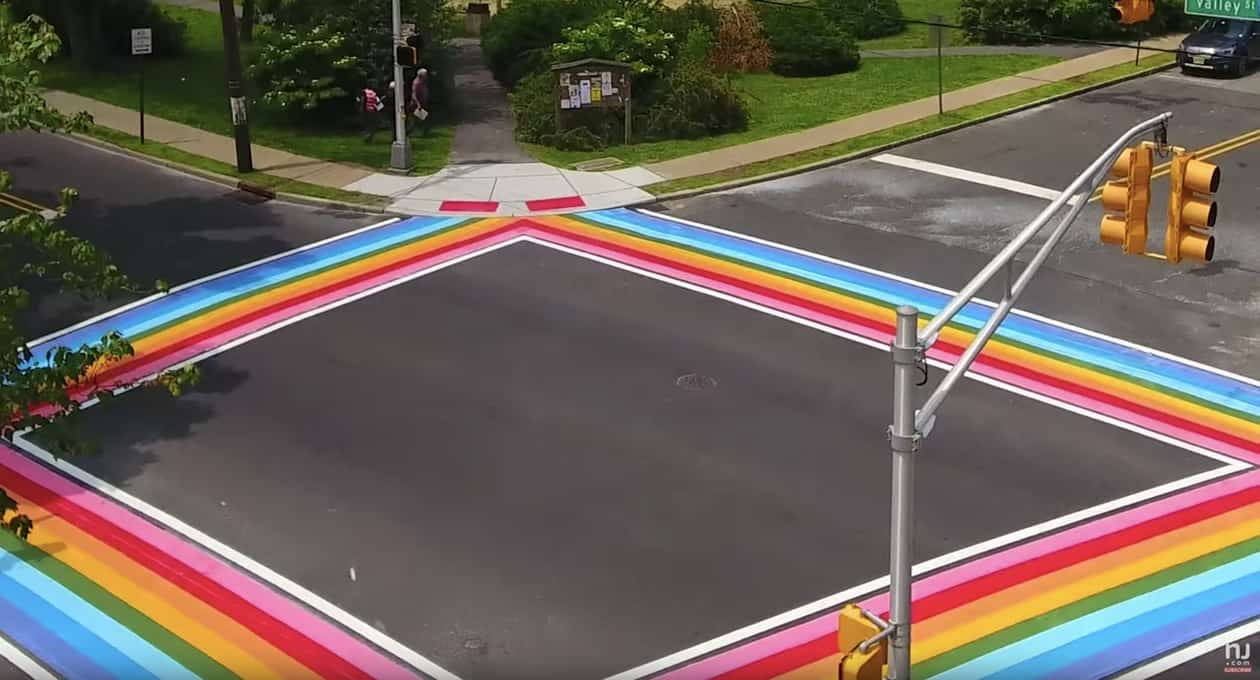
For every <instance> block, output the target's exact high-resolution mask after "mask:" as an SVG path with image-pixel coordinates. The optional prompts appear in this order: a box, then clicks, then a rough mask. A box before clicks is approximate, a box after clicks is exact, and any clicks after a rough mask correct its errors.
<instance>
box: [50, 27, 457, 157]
mask: <svg viewBox="0 0 1260 680" xmlns="http://www.w3.org/2000/svg"><path fill="white" fill-rule="evenodd" d="M162 10H163V11H164V12H166V13H168V14H170V15H171V16H174V17H177V18H179V19H182V20H183V21H184V22H185V23H187V25H188V50H187V52H186V53H185V54H184V55H183V56H181V57H178V58H172V59H153V60H151V61H149V62H148V64H147V65H146V67H145V104H144V106H145V112H146V114H152V115H154V116H157V117H159V118H165V119H167V120H171V121H175V122H178V123H184V124H186V125H191V126H193V127H197V128H200V129H202V130H206V131H209V132H214V133H217V134H220V135H225V136H231V135H232V122H231V118H230V116H229V113H228V108H227V95H226V94H225V84H224V71H225V68H224V63H223V34H222V28H221V26H220V24H219V18H218V15H217V14H214V13H211V12H205V11H202V10H198V9H190V8H183V7H170V6H165V7H163V8H162ZM246 49H248V47H247V48H246ZM131 63H132V64H134V62H131ZM41 70H42V72H43V83H42V84H43V85H44V86H45V87H48V88H51V89H57V90H65V91H67V92H74V93H76V94H80V95H83V96H85V97H90V98H92V99H98V100H100V101H104V102H108V103H110V104H114V105H116V106H122V107H127V108H131V109H135V108H138V107H139V94H138V76H137V72H136V70H135V69H134V68H132V69H130V70H128V69H112V70H107V71H105V72H102V73H94V74H84V73H82V72H81V71H80V70H79V69H77V68H76V67H75V66H74V65H73V63H71V62H70V61H68V60H65V59H58V60H56V61H54V62H51V63H49V64H46V65H44V66H43V67H42V69H41ZM250 136H251V140H252V141H253V142H254V143H256V144H261V145H263V146H269V147H272V148H275V149H281V150H284V151H289V152H291V153H296V154H299V155H302V156H308V157H311V158H316V159H320V160H330V161H337V162H342V163H352V164H357V165H363V166H366V167H369V168H384V167H386V166H388V164H389V149H390V142H391V137H392V135H391V134H389V132H388V131H386V132H384V134H378V135H377V137H376V140H375V142H374V143H373V144H365V143H363V139H362V137H360V136H359V134H358V132H357V130H355V129H353V128H346V129H303V128H300V127H296V126H294V125H293V124H291V123H290V122H289V121H288V120H286V119H285V118H284V117H283V116H282V115H281V114H279V113H277V112H274V111H270V110H267V109H266V108H264V107H260V106H255V107H253V108H252V109H251V111H250ZM453 136H454V135H453V128H452V127H451V126H448V125H434V126H433V129H432V130H430V132H429V134H428V135H427V136H425V137H420V136H413V137H412V141H411V143H412V150H413V157H414V158H415V159H416V165H415V168H414V170H413V172H416V173H419V174H428V173H431V172H435V171H437V170H439V169H441V168H442V167H443V166H445V165H446V161H447V159H448V157H449V156H450V148H451V139H452V137H453Z"/></svg>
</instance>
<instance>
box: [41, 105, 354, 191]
mask: <svg viewBox="0 0 1260 680" xmlns="http://www.w3.org/2000/svg"><path fill="white" fill-rule="evenodd" d="M44 99H45V100H47V101H48V103H49V104H51V105H52V106H53V108H55V109H57V110H58V111H62V112H64V113H75V112H78V111H87V112H88V113H89V114H91V115H92V118H93V119H94V120H95V121H96V124H97V125H100V126H101V127H106V128H109V129H111V130H117V131H119V132H123V133H126V134H129V135H132V136H135V137H139V136H140V114H139V113H137V112H136V111H134V110H132V109H127V108H123V107H121V106H114V105H113V104H107V103H105V102H102V101H99V100H96V99H89V98H88V97H83V96H80V95H77V94H71V93H69V92H61V91H59V90H47V91H45V92H44ZM224 115H225V116H226V115H227V111H226V110H225V111H224ZM144 137H145V140H146V141H154V142H159V143H161V144H166V145H168V146H172V147H175V148H176V149H179V150H181V151H187V152H188V153H191V154H196V155H198V156H202V157H204V158H209V159H211V160H216V161H219V162H220V163H226V164H228V165H231V166H233V167H235V166H236V142H235V141H234V140H233V139H232V138H231V137H225V136H223V135H216V134H214V133H213V132H206V131H205V130H202V129H200V128H195V127H192V126H191V125H184V124H183V123H175V122H172V121H169V120H165V119H162V118H158V117H157V116H151V115H148V114H145V116H144ZM252 148H253V157H254V168H255V169H257V170H258V171H260V172H265V173H267V174H268V175H275V176H277V177H284V178H287V179H294V180H300V181H302V182H307V183H309V184H318V185H320V186H325V187H333V188H337V189H340V188H341V187H343V186H345V185H347V184H350V183H353V182H357V181H359V180H361V179H363V178H364V177H367V176H368V175H370V174H372V171H371V170H368V169H366V168H358V167H354V166H349V165H342V164H340V163H333V162H330V161H321V160H316V159H314V158H307V157H305V156H299V155H297V154H292V153H289V152H287V151H279V150H277V149H272V148H269V147H266V146H262V145H260V144H254V145H253V146H252Z"/></svg>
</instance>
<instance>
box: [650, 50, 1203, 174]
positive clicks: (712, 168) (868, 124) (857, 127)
mask: <svg viewBox="0 0 1260 680" xmlns="http://www.w3.org/2000/svg"><path fill="white" fill-rule="evenodd" d="M1182 37H1183V36H1181V35H1175V36H1166V37H1164V38H1159V39H1157V40H1153V41H1149V42H1144V43H1143V46H1149V47H1152V48H1163V49H1175V48H1176V47H1177V46H1178V45H1179V44H1180V43H1181V38H1182ZM1133 55H1134V52H1133V49H1132V48H1129V47H1117V48H1113V49H1108V50H1104V51H1102V52H1095V53H1093V54H1089V55H1086V56H1083V57H1077V58H1076V59H1069V60H1067V61H1062V62H1059V63H1057V64H1051V65H1050V66H1043V67H1041V68H1038V69H1033V70H1031V71H1025V72H1024V73H1019V74H1016V75H1013V76H1008V77H1006V78H998V79H996V80H990V81H988V82H985V83H980V84H979V85H973V86H971V87H964V88H962V89H959V90H953V91H950V92H946V93H945V96H944V102H945V110H946V111H953V110H956V109H961V108H964V107H967V106H972V105H974V104H979V103H982V102H986V101H990V100H992V99H997V98H999V97H1005V96H1007V95H1011V94H1015V93H1017V92H1023V91H1025V90H1031V89H1033V88H1035V87H1039V86H1041V85H1045V84H1047V83H1053V82H1059V81H1062V80H1067V79H1069V78H1074V77H1076V76H1080V75H1084V74H1086V73H1090V72H1092V71H1097V70H1100V69H1104V68H1108V67H1111V66H1117V65H1119V64H1124V63H1126V62H1130V61H1132V60H1133ZM935 115H937V101H936V97H925V98H923V99H918V100H916V101H912V102H907V103H905V104H900V105H898V106H892V107H889V108H886V109H880V110H878V111H871V112H870V113H864V114H862V115H860V116H853V117H851V118H845V119H843V120H838V121H836V122H834V123H828V124H826V125H820V126H818V127H814V128H810V129H808V130H802V131H800V132H795V133H792V134H787V135H780V136H778V137H770V138H768V139H763V140H760V141H756V142H749V143H748V144H740V145H739V146H730V147H726V148H723V149H716V150H714V151H706V152H704V153H698V154H694V155H691V156H683V157H682V158H676V159H674V160H669V161H663V162H660V163H653V164H651V165H647V166H645V167H646V168H647V169H648V170H650V171H652V172H653V173H655V174H657V175H660V176H661V177H665V178H668V179H680V178H683V177H694V176H696V175H707V174H709V173H714V172H720V171H722V170H729V169H732V168H736V167H739V166H742V165H748V164H751V163H757V162H759V161H766V160H770V159H772V158H779V157H782V156H789V155H791V154H795V153H801V152H803V151H809V150H810V149H817V148H818V147H822V146H828V145H831V144H836V143H839V142H843V141H845V140H849V139H853V138H854V137H860V136H862V135H867V134H870V133H872V132H879V131H880V130H886V129H888V128H892V127H896V126H898V125H904V124H906V123H911V122H914V121H916V120H921V119H924V118H930V117H932V116H935Z"/></svg>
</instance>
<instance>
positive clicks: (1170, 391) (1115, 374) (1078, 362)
mask: <svg viewBox="0 0 1260 680" xmlns="http://www.w3.org/2000/svg"><path fill="white" fill-rule="evenodd" d="M570 218H571V219H574V220H575V221H577V222H581V223H583V224H586V225H589V226H591V227H593V228H595V229H599V230H604V231H610V232H615V233H618V234H622V235H624V236H629V237H633V238H637V239H641V240H644V241H648V242H651V243H656V244H658V245H661V246H665V247H671V248H677V249H679V250H684V251H687V252H691V253H695V254H698V255H703V256H705V257H711V258H713V259H715V260H720V261H722V262H726V263H729V264H734V265H738V266H741V267H746V268H748V269H751V270H754V271H758V272H761V273H764V274H767V275H770V276H774V277H777V278H781V279H786V280H789V281H795V282H797V283H800V284H803V285H805V286H809V287H811V288H815V289H818V290H823V291H827V292H830V293H834V294H837V295H841V296H844V297H847V298H850V299H853V300H859V301H862V302H865V303H868V304H871V305H874V306H877V307H882V308H884V309H888V310H891V309H893V307H894V306H895V305H894V304H893V303H891V302H889V301H888V300H885V299H882V298H876V297H871V296H869V295H866V294H863V293H858V292H856V291H853V290H849V289H847V288H841V287H838V286H833V285H831V284H827V283H822V282H819V281H816V280H813V279H809V278H806V277H803V276H800V275H798V274H793V273H790V272H785V271H782V270H780V269H774V268H772V267H769V266H766V265H763V264H760V263H755V262H749V261H746V260H741V259H738V258H736V257H734V256H730V255H726V254H724V253H717V252H712V251H708V250H703V249H700V248H697V247H695V246H689V245H685V244H680V243H674V242H672V241H666V240H664V239H661V238H654V237H651V236H646V235H644V234H641V233H638V232H635V231H631V230H628V229H624V228H621V227H614V226H611V225H605V224H603V223H594V222H591V221H590V220H589V219H585V218H579V217H575V216H570ZM933 316H934V315H932V314H930V313H926V312H925V313H922V314H921V318H923V319H924V320H930V319H932V318H933ZM946 325H947V326H948V327H949V328H953V329H954V330H957V331H961V332H966V333H971V334H974V333H976V331H978V330H979V328H980V326H979V325H975V326H973V325H970V324H966V323H963V322H962V321H961V320H959V319H957V318H955V319H953V320H951V321H950V322H949V323H948V324H946ZM993 341H996V342H999V343H1000V344H1003V345H1007V346H1010V347H1017V348H1020V349H1022V350H1025V351H1028V352H1031V353H1033V354H1037V355H1040V356H1043V357H1047V358H1049V359H1052V360H1054V361H1059V362H1062V363H1065V364H1069V365H1072V366H1077V367H1079V368H1082V369H1084V370H1088V371H1091V372H1094V373H1099V374H1101V375H1106V376H1109V377H1112V378H1115V379H1117V380H1121V381H1123V382H1128V383H1131V384H1134V385H1140V386H1142V387H1145V388H1147V389H1150V390H1152V391H1154V392H1158V393H1160V394H1164V395H1166V396H1169V397H1171V398H1173V399H1179V400H1181V401H1185V402H1188V403H1193V404H1198V405H1199V406H1202V407H1204V408H1207V409H1210V410H1213V411H1218V412H1221V413H1226V414H1228V415H1231V416H1233V417H1235V418H1238V419H1240V420H1243V421H1246V422H1249V423H1252V424H1257V425H1260V416H1257V415H1253V414H1251V413H1247V412H1245V411H1240V410H1238V409H1235V408H1233V407H1231V406H1225V405H1223V404H1217V403H1215V402H1212V401H1209V400H1207V399H1204V398H1203V397H1199V396H1197V395H1193V394H1188V393H1185V392H1182V391H1180V390H1177V389H1175V388H1172V387H1169V386H1167V385H1161V384H1159V383H1155V382H1152V381H1149V380H1146V379H1144V378H1136V377H1134V376H1132V375H1129V374H1127V373H1124V372H1122V371H1118V370H1116V369H1113V368H1108V367H1104V366H1099V365H1097V364H1093V363H1090V362H1089V361H1086V360H1083V359H1078V358H1076V357H1069V356H1066V355H1063V354H1059V353H1057V352H1054V351H1053V350H1049V349H1046V348H1044V347H1038V346H1036V345H1032V344H1030V343H1027V342H1024V341H1022V340H1015V339H1013V338H1010V337H1006V336H1003V335H1002V334H1001V332H1000V331H999V333H998V335H997V336H995V337H994V339H993Z"/></svg>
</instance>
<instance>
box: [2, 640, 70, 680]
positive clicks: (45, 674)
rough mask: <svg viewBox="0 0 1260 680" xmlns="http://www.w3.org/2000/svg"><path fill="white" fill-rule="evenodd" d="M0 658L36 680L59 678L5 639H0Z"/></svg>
mask: <svg viewBox="0 0 1260 680" xmlns="http://www.w3.org/2000/svg"><path fill="white" fill-rule="evenodd" d="M0 658H3V659H4V660H6V661H8V662H9V663H11V664H13V665H14V666H16V667H17V669H18V670H19V671H22V672H23V673H25V674H26V675H27V676H29V677H31V678H33V679H34V680H57V676H55V675H53V674H52V673H50V672H49V671H48V669H47V668H44V667H43V666H41V665H39V663H37V662H36V661H35V659H32V658H31V657H30V656H29V655H28V654H27V653H26V652H24V651H22V650H21V649H18V647H17V645H14V644H13V643H11V642H9V641H8V640H6V639H5V638H4V637H0Z"/></svg>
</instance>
